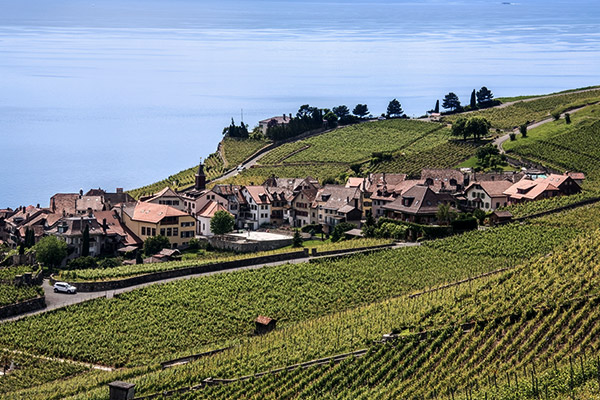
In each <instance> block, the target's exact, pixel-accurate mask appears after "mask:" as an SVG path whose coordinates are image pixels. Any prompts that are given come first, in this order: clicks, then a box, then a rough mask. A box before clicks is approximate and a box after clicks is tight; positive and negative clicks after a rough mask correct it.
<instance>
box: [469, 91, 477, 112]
mask: <svg viewBox="0 0 600 400" xmlns="http://www.w3.org/2000/svg"><path fill="white" fill-rule="evenodd" d="M469 106H471V110H474V109H476V108H477V101H476V100H475V89H473V91H472V92H471V101H470V103H469Z"/></svg>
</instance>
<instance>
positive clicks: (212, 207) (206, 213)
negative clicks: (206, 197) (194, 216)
mask: <svg viewBox="0 0 600 400" xmlns="http://www.w3.org/2000/svg"><path fill="white" fill-rule="evenodd" d="M217 211H225V212H227V213H229V211H227V209H226V208H225V207H223V206H222V205H221V204H219V203H217V202H216V201H213V200H211V201H209V202H208V203H206V204H205V205H204V207H202V209H201V210H200V211H198V216H199V217H205V218H212V217H214V216H215V213H216V212H217ZM229 214H231V213H229Z"/></svg>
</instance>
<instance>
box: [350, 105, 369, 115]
mask: <svg viewBox="0 0 600 400" xmlns="http://www.w3.org/2000/svg"><path fill="white" fill-rule="evenodd" d="M352 114H354V115H356V116H357V117H359V118H364V117H365V116H367V115H369V108H368V107H367V105H366V104H357V105H356V107H354V110H352Z"/></svg>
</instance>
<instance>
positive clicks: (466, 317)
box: [0, 206, 600, 399]
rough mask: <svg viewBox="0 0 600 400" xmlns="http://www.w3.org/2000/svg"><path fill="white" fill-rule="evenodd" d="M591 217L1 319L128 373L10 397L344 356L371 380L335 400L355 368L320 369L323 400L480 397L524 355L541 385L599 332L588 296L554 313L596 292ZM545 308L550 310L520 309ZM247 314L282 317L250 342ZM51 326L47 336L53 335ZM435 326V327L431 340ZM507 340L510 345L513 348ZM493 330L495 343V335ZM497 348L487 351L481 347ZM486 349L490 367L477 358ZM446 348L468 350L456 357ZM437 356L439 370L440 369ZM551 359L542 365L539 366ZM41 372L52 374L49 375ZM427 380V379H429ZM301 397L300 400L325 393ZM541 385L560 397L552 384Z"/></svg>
mask: <svg viewBox="0 0 600 400" xmlns="http://www.w3.org/2000/svg"><path fill="white" fill-rule="evenodd" d="M599 211H600V209H599V208H598V206H591V207H583V208H579V209H576V210H574V211H570V212H567V213H563V214H561V215H553V216H549V217H545V218H540V219H536V220H532V221H531V222H530V223H529V224H527V225H524V226H521V225H509V226H506V227H501V228H495V229H492V230H489V231H481V232H472V233H469V234H466V235H461V236H455V237H451V238H447V239H442V240H437V241H433V242H427V243H426V244H424V245H423V246H421V247H418V248H410V249H400V250H392V251H386V252H382V253H377V254H374V255H360V256H353V257H351V258H349V259H346V260H339V261H323V262H317V263H309V264H300V265H286V266H280V267H272V268H266V269H262V270H257V271H243V272H238V273H231V274H223V275H219V276H214V277H206V278H198V279H192V280H186V281H182V282H173V283H170V284H166V285H155V286H151V287H148V288H146V289H143V290H138V291H135V292H131V293H128V294H124V295H120V296H118V297H116V298H114V299H100V300H94V301H92V302H88V303H84V304H80V305H76V306H73V307H69V308H68V309H64V310H57V311H56V312H52V313H47V314H43V315H39V316H35V317H31V318H27V319H26V320H22V321H18V322H15V323H10V324H4V325H2V326H1V327H0V344H2V345H3V346H10V347H13V348H17V349H19V350H24V351H26V352H27V353H33V354H45V355H52V356H55V357H57V356H58V357H61V358H68V359H75V360H78V361H86V362H93V363H98V364H103V365H109V366H123V365H125V366H127V368H125V369H122V370H118V371H115V372H100V371H93V372H90V373H89V374H90V375H87V374H85V375H79V376H73V377H72V378H70V379H69V380H68V381H67V382H68V385H67V386H61V385H62V383H60V382H58V383H52V382H50V383H48V384H46V385H40V386H37V387H33V388H31V389H28V390H27V391H25V392H21V393H14V394H13V395H14V397H7V398H20V397H21V396H23V397H27V398H33V399H35V398H52V397H53V395H52V394H51V393H52V392H54V391H56V390H57V389H58V388H61V390H66V391H67V393H73V394H75V393H77V392H81V393H80V395H79V398H106V397H105V395H106V388H105V387H104V384H105V383H106V382H107V381H111V380H114V379H124V380H128V381H132V382H134V383H136V385H137V388H138V389H137V390H138V393H139V394H150V393H155V392H160V391H163V390H168V389H171V388H179V387H182V386H189V385H193V384H198V383H200V382H201V381H202V380H203V379H205V378H206V377H209V376H212V377H222V378H233V377H238V376H242V375H245V374H249V373H256V372H260V371H265V370H270V369H272V368H276V367H280V366H284V365H290V364H294V363H298V362H304V361H308V360H311V359H315V358H321V357H326V356H330V355H334V354H340V353H344V352H348V351H354V350H360V349H365V348H366V349H367V356H365V357H366V358H363V359H359V360H356V361H353V362H356V363H357V364H354V365H360V366H361V367H360V368H359V369H357V370H356V371H358V372H357V373H359V374H361V375H359V376H363V375H362V372H360V371H363V370H364V371H365V372H364V376H365V377H367V376H370V377H371V378H369V379H373V384H372V385H371V384H367V385H364V384H361V383H359V382H363V379H362V378H361V380H354V379H353V380H352V382H356V383H354V387H353V389H352V390H351V391H345V390H346V389H348V388H347V386H346V385H342V384H341V383H339V382H340V380H341V379H342V378H343V377H344V376H346V375H347V374H346V373H345V372H344V371H345V370H344V368H345V367H348V368H351V369H352V370H354V368H353V367H352V366H350V365H348V363H351V361H350V360H348V361H346V362H345V363H342V364H340V365H339V366H334V365H329V364H326V365H324V366H323V367H319V368H320V370H321V372H322V373H323V374H324V373H326V372H327V374H326V375H323V376H328V377H331V379H330V380H329V379H328V380H320V379H319V380H318V382H321V384H326V385H327V387H330V388H331V390H332V391H331V394H332V397H333V398H337V397H338V394H339V397H343V396H342V394H345V395H347V397H348V398H355V396H357V395H358V394H360V393H362V392H365V393H366V394H365V396H366V397H367V398H370V395H372V394H373V393H378V392H380V393H381V395H384V394H386V393H389V395H388V396H391V394H392V393H395V392H388V390H392V389H393V390H396V391H397V393H412V392H413V391H414V392H415V393H422V394H424V395H427V396H428V397H430V396H431V393H433V392H431V391H429V392H427V390H433V388H435V391H436V393H438V396H441V394H442V393H443V392H444V391H446V393H447V390H449V388H450V389H456V390H460V391H462V390H464V388H465V387H469V385H471V390H474V389H473V387H472V386H473V385H475V384H474V383H472V382H473V381H474V380H477V382H478V383H477V386H476V387H477V388H479V387H485V388H486V390H490V393H491V388H490V387H489V384H486V382H489V381H490V379H491V378H490V373H491V371H498V372H497V374H498V375H500V374H503V375H501V376H504V374H505V372H508V373H509V374H513V375H511V376H514V374H516V378H518V379H519V380H520V381H521V382H524V381H526V379H528V378H526V377H528V376H529V373H530V372H529V373H523V372H522V368H523V365H524V366H525V367H526V368H527V371H531V365H533V364H532V363H533V361H534V360H535V365H536V371H537V372H536V374H537V375H536V379H540V381H542V382H543V379H545V378H543V377H544V376H545V375H544V374H546V372H548V373H550V372H551V370H552V368H554V361H556V363H557V364H556V368H557V369H558V370H559V371H562V369H563V368H566V367H567V366H568V364H565V362H568V360H566V358H565V357H564V355H565V354H569V355H572V356H576V355H578V354H582V353H581V352H582V351H583V350H584V349H585V350H586V351H587V352H588V353H587V354H590V352H591V351H592V349H593V348H595V347H592V346H596V345H597V342H596V341H597V340H598V336H597V335H594V334H593V332H595V330H597V329H600V325H598V322H597V321H598V320H597V319H594V318H593V316H594V315H595V314H593V313H591V308H590V307H592V305H593V304H594V303H590V305H587V306H586V304H583V305H573V307H570V306H569V307H567V308H564V307H563V308H560V309H557V308H556V307H557V305H560V304H562V303H568V304H571V303H570V302H572V299H574V298H581V297H582V296H592V297H593V296H597V295H600V293H599V292H598V289H597V288H598V287H599V286H598V283H600V282H598V276H597V273H596V272H597V271H596V269H597V268H596V266H597V263H596V262H595V258H596V250H597V248H598V245H599V244H598V239H597V237H598V234H597V232H595V231H594V229H595V228H594V227H596V226H597V225H598V222H599V220H598V218H599V215H600V213H599ZM590 232H593V234H591V233H590ZM500 255H501V256H500ZM583 260H587V261H586V262H584V261H583ZM440 266H443V268H440ZM506 267H509V268H512V269H511V270H508V271H505V272H498V273H496V274H492V275H489V276H487V277H485V278H480V279H475V280H471V281H470V282H469V283H468V284H462V285H457V286H451V287H449V288H447V289H440V290H437V291H433V292H432V293H430V294H426V295H421V296H416V297H411V296H407V295H409V294H414V293H416V292H420V291H423V290H426V289H427V288H430V287H434V288H435V287H438V286H440V285H442V284H444V283H448V282H453V281H458V280H461V279H464V278H468V277H474V276H477V275H479V274H481V273H484V272H486V271H495V270H501V269H502V268H506ZM575 282H577V284H574V283H575ZM590 301H591V300H590ZM544 307H545V308H548V307H549V308H550V311H548V312H547V313H546V312H544V313H542V314H538V313H534V314H532V313H531V312H529V311H528V310H537V309H540V308H544ZM161 310H163V311H162V312H161ZM165 310H168V312H164V311H165ZM581 310H583V311H581ZM257 313H265V314H268V315H271V316H274V317H276V318H278V319H279V320H280V325H279V327H278V329H277V330H276V331H275V332H273V333H271V334H269V335H267V336H261V337H253V336H250V335H249V334H250V332H251V330H252V326H251V325H250V322H251V321H252V320H253V318H254V316H255V315H256V314H257ZM512 314H515V315H517V316H516V317H511V315H512ZM548 315H550V316H551V318H548V317H547V316H548ZM582 318H583V321H585V325H581V328H578V329H577V330H573V329H574V328H573V329H572V328H569V329H571V330H570V331H568V330H566V329H567V328H565V327H579V326H580V321H582ZM59 321H60V323H59ZM470 321H487V322H486V323H485V324H483V323H482V324H481V327H480V328H479V327H478V328H473V329H471V330H469V332H468V334H462V331H463V330H464V329H463V328H461V327H460V325H461V324H464V323H466V322H470ZM491 321H493V323H492V322H491ZM570 321H573V322H570ZM48 326H53V327H54V329H53V330H48V329H47V327H48ZM73 327H77V328H76V329H73ZM438 329H442V332H438V333H436V332H437V331H438ZM480 329H481V330H480ZM421 330H427V331H431V330H433V331H434V332H432V333H431V335H428V336H427V337H428V338H429V339H427V340H426V341H423V340H419V341H415V340H414V339H411V337H410V333H411V332H420V331H421ZM392 331H395V332H399V333H403V336H405V335H408V336H406V338H400V339H399V341H398V342H397V344H394V346H393V347H390V346H389V345H381V344H378V343H377V342H376V341H377V340H378V339H381V337H382V335H383V334H384V333H389V332H392ZM529 331H531V332H532V333H535V334H536V336H534V337H538V336H540V335H541V336H542V337H546V336H548V337H550V339H549V340H550V341H549V342H548V346H549V347H548V349H545V350H544V351H541V350H540V351H538V350H539V349H538V350H536V348H537V347H536V342H535V340H533V339H531V338H530V336H529V335H528V334H527V332H529ZM444 332H446V333H444ZM566 332H573V334H575V333H577V332H580V333H577V334H576V336H575V339H573V340H570V339H569V347H565V346H564V344H562V343H563V340H564V338H565V337H566V336H565V335H566ZM490 335H491V336H490ZM506 335H509V336H506ZM514 335H517V336H516V337H518V338H519V340H518V341H512V340H510V338H512V337H513V336H514ZM491 337H498V338H499V339H498V340H500V339H501V338H504V340H500V342H498V341H496V340H494V341H492V340H491V339H490V338H491ZM148 338H151V340H149V339H148ZM374 341H375V342H374ZM98 343H102V346H98ZM394 343H396V342H394ZM544 343H546V342H544ZM75 344H76V345H75ZM226 346H233V348H232V349H231V350H228V351H225V352H223V353H219V354H216V355H214V356H212V357H209V358H206V359H203V360H200V361H198V362H195V363H192V364H189V365H185V366H181V367H177V368H175V369H169V370H165V371H158V370H156V367H155V366H156V365H157V363H158V361H164V360H166V359H170V358H174V357H176V356H181V355H184V354H190V353H194V352H200V351H204V350H209V349H215V348H221V347H226ZM495 347H498V349H497V350H496V351H495V352H488V351H484V350H487V349H491V348H495ZM396 352H401V353H396ZM488 353H489V354H490V355H489V357H490V358H489V360H488V361H486V362H483V361H484V360H486V358H485V357H486V354H488ZM452 354H464V356H462V357H461V358H459V359H455V358H454V357H455V356H452ZM594 354H595V353H594ZM424 355H431V358H430V357H426V358H424ZM534 355H535V357H534ZM588 357H589V356H588ZM436 358H439V359H440V360H442V361H443V360H447V361H444V362H442V363H439V364H438V363H437V362H436V361H435V360H436ZM368 360H371V361H368ZM400 360H401V361H402V363H404V364H405V365H406V366H407V368H406V369H405V368H400V369H399V370H400V371H406V372H404V373H408V371H411V372H414V373H415V374H416V375H414V377H413V375H411V376H410V377H409V376H408V375H407V376H406V378H403V379H393V385H392V384H390V383H389V382H388V383H385V382H386V380H385V376H386V374H392V375H393V374H394V373H393V372H390V371H394V370H396V371H398V369H394V368H397V367H394V366H395V365H396V363H397V362H398V361H400ZM546 361H548V363H549V364H548V365H550V366H551V368H550V367H549V368H547V369H545V368H544V367H543V366H544V365H545V364H546ZM328 365H329V366H328ZM411 365H413V366H412V367H410V366H411ZM433 365H437V367H435V369H434V370H433V371H434V372H435V374H433V375H430V374H426V373H425V371H430V368H432V366H433ZM457 365H458V366H461V368H456V366H457ZM409 367H410V368H409ZM48 368H50V366H49V367H48ZM587 368H588V374H587V375H586V376H588V378H586V379H585V381H586V382H587V381H590V382H595V381H593V380H591V378H590V377H589V376H591V374H592V372H589V371H592V368H595V367H593V366H589V365H588V367H587ZM306 371H308V370H306ZM419 371H422V372H419ZM50 372H51V370H49V371H48V376H49V378H48V380H51V379H52V378H51V376H54V375H51V374H50ZM307 373H308V372H307ZM52 374H54V373H52ZM288 375H290V378H293V381H294V382H296V381H298V382H301V381H305V385H307V387H308V388H310V387H312V386H314V385H317V383H316V381H315V382H313V380H314V379H315V378H316V377H317V376H320V375H322V374H321V373H319V372H315V374H312V375H311V374H309V375H305V374H304V372H303V373H300V372H290V373H288ZM296 375H297V377H296ZM92 376H93V377H94V378H92ZM310 376H312V378H310ZM409 378H410V379H409ZM413 378H414V379H413ZM278 379H283V380H284V381H285V383H284V381H277V380H278ZM365 379H366V378H365ZM511 379H513V378H511ZM578 379H581V378H578ZM429 381H433V382H437V383H436V385H434V386H428V385H427V384H426V382H429ZM470 382H471V383H470ZM287 383H288V380H287V379H286V375H281V378H280V377H279V376H273V377H271V378H261V379H253V380H249V381H244V382H240V383H236V384H233V385H230V386H229V385H227V386H223V387H215V388H212V389H210V390H208V391H206V392H201V391H199V392H194V393H193V394H190V395H189V396H188V397H186V398H196V397H198V396H201V397H203V396H206V397H207V398H210V397H211V396H216V397H217V398H220V397H222V396H223V398H237V397H238V395H239V393H241V392H239V391H243V392H244V393H253V395H252V396H249V397H250V398H262V397H269V396H273V393H271V392H272V389H270V388H271V387H272V386H271V385H274V386H276V387H281V388H284V387H285V385H286V384H287ZM562 383H564V382H562ZM588 383H589V382H588ZM299 384H300V383H299ZM338 384H339V385H338ZM522 385H523V386H522V387H523V389H524V390H525V388H526V386H525V384H523V383H522ZM578 385H579V384H578ZM336 387H337V388H338V389H336ZM426 388H430V389H426ZM300 389H301V386H299V387H298V390H300ZM294 390H296V389H294ZM302 390H304V389H302ZM306 390H308V391H307V392H306V393H307V394H308V395H310V394H311V393H313V396H317V395H318V393H320V392H318V391H317V392H313V391H311V389H306ZM551 390H553V392H552V393H557V392H556V390H558V389H556V388H552V389H551ZM337 391H339V392H337ZM227 393H231V395H227ZM236 393H238V394H236ZM277 393H280V392H277ZM294 393H296V392H294ZM328 393H329V392H328ZM336 393H337V394H336ZM522 393H526V392H522ZM13 395H11V396H13ZM498 395H499V394H498ZM190 396H191V397H190ZM277 397H278V396H275V397H274V398H277ZM309 397H310V396H309ZM21 398H22V397H21ZM74 398H77V396H75V397H74ZM213 398H214V397H213ZM389 398H393V397H389ZM441 398H444V397H441ZM498 398H508V397H498ZM521 398H523V397H521Z"/></svg>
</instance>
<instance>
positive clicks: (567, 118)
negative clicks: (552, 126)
mask: <svg viewBox="0 0 600 400" xmlns="http://www.w3.org/2000/svg"><path fill="white" fill-rule="evenodd" d="M565 122H566V123H567V124H570V123H571V114H569V113H566V114H565Z"/></svg>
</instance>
